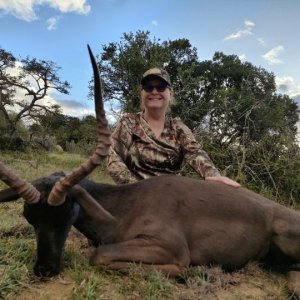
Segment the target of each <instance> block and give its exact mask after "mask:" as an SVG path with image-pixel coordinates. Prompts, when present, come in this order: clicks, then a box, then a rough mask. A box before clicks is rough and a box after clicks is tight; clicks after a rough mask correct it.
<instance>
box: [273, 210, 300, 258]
mask: <svg viewBox="0 0 300 300" xmlns="http://www.w3.org/2000/svg"><path fill="white" fill-rule="evenodd" d="M274 232H275V235H274V238H273V241H274V244H275V245H276V246H277V247H278V248H279V249H280V250H281V251H282V252H283V253H284V254H285V255H287V256H288V257H289V258H290V259H292V260H293V261H295V262H300V216H299V214H298V213H296V212H294V211H291V210H284V211H282V212H281V215H279V216H278V217H277V218H276V219H275V221H274Z"/></svg>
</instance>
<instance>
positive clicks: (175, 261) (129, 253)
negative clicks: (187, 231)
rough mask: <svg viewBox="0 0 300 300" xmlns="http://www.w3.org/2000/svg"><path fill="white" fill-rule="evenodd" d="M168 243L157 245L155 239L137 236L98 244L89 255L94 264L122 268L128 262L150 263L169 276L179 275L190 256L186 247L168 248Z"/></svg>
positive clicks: (126, 265) (187, 263)
mask: <svg viewBox="0 0 300 300" xmlns="http://www.w3.org/2000/svg"><path fill="white" fill-rule="evenodd" d="M170 248H172V247H170V246H168V245H158V244H157V241H156V243H155V241H153V240H151V239H150V240H149V239H146V238H137V239H133V240H129V241H124V242H121V243H116V244H109V245H101V246H99V247H98V248H97V249H96V250H95V252H94V254H93V255H92V257H91V263H92V264H94V265H105V266H107V267H108V268H112V269H118V270H124V269H127V268H128V267H129V264H128V263H130V262H137V263H143V264H146V265H152V266H153V267H154V268H155V269H157V270H159V271H161V272H163V273H165V274H168V275H170V276H177V275H179V274H180V273H181V272H182V270H183V267H185V266H188V265H189V263H190V258H189V254H188V251H186V250H187V249H186V248H185V247H184V246H180V245H178V246H177V248H176V249H174V248H173V249H170Z"/></svg>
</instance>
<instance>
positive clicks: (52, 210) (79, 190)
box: [0, 50, 300, 295]
mask: <svg viewBox="0 0 300 300" xmlns="http://www.w3.org/2000/svg"><path fill="white" fill-rule="evenodd" d="M89 51H90V50H89ZM90 56H91V61H92V65H93V70H94V80H95V106H96V118H97V122H98V132H99V138H98V141H99V142H98V147H97V149H96V151H95V152H94V154H93V156H92V157H91V158H90V159H89V160H88V161H87V162H86V163H85V164H83V165H82V166H81V167H80V168H79V169H78V170H76V171H74V172H72V173H71V174H69V175H67V176H65V175H64V174H63V173H56V174H52V175H50V176H47V177H44V178H40V179H37V180H35V181H33V182H32V183H31V184H30V183H28V182H26V181H24V180H22V179H21V178H20V177H18V176H16V175H15V174H14V173H12V172H11V171H10V170H8V169H7V168H6V167H5V166H4V165H3V164H0V178H1V180H2V181H4V182H5V183H7V184H8V185H9V186H10V188H8V189H5V190H2V191H1V192H0V202H6V201H12V200H16V199H18V198H19V197H23V198H24V199H25V204H24V216H25V218H26V219H27V221H28V222H29V223H30V224H32V226H33V227H34V228H35V232H36V237H37V260H36V264H35V266H34V272H35V274H36V275H40V276H53V275H55V274H58V273H59V271H60V260H61V255H62V250H63V247H64V243H65V240H66V237H67V235H68V233H69V230H70V228H71V226H72V225H73V226H74V227H76V228H77V229H78V230H79V231H80V232H82V233H83V234H84V235H85V236H86V237H88V238H89V239H90V240H92V242H93V243H94V245H96V246H97V248H96V250H95V252H94V254H93V255H92V257H91V263H92V264H95V265H105V266H106V267H108V268H111V269H126V268H127V267H128V263H130V262H139V263H142V264H144V266H145V267H146V266H153V267H155V268H156V269H158V270H160V271H162V272H164V273H166V274H169V275H170V276H177V275H179V274H180V273H181V272H182V271H183V269H184V268H185V267H187V266H189V265H211V264H219V265H221V266H222V267H223V268H224V269H225V270H229V271H232V270H236V269H239V268H241V267H243V266H244V265H245V264H247V263H248V262H249V261H250V260H259V261H267V262H268V263H270V264H272V265H281V264H286V265H288V266H291V267H292V266H293V264H295V263H300V213H299V212H296V211H294V210H292V209H289V208H287V207H284V206H282V205H279V204H277V203H275V202H273V201H271V200H269V199H266V198H264V197H262V196H260V195H258V194H256V193H254V192H252V191H250V190H247V189H245V188H237V189H235V188H232V187H229V186H227V185H225V184H222V183H216V182H209V181H199V180H193V179H190V178H186V177H181V176H161V177H153V178H151V179H148V180H143V181H140V182H138V183H134V184H128V185H120V186H115V185H108V184H101V183H95V182H92V181H90V180H88V179H85V177H86V176H87V175H88V174H89V173H90V172H91V171H92V170H93V169H94V168H95V167H96V166H97V165H98V164H99V163H101V161H102V160H103V159H104V158H105V157H106V156H107V153H108V149H109V146H110V139H109V131H108V129H107V121H106V119H105V112H104V108H103V103H102V96H101V85H100V78H99V71H98V69H97V65H96V62H95V59H94V57H93V55H92V53H91V51H90ZM299 284H300V272H298V271H292V272H290V273H289V286H290V288H291V289H292V290H294V291H295V292H296V293H297V294H298V295H300V287H299Z"/></svg>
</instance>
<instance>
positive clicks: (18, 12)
mask: <svg viewBox="0 0 300 300" xmlns="http://www.w3.org/2000/svg"><path fill="white" fill-rule="evenodd" d="M41 5H49V6H50V7H52V8H54V9H57V10H59V11H60V12H62V13H69V12H75V13H78V14H88V13H89V12H90V10H91V7H90V5H88V4H87V3H86V0H0V10H3V11H4V12H5V13H8V14H12V15H13V16H15V17H16V18H18V19H21V20H24V21H27V22H31V21H34V20H36V19H37V18H38V17H37V15H36V13H35V8H36V7H37V6H41Z"/></svg>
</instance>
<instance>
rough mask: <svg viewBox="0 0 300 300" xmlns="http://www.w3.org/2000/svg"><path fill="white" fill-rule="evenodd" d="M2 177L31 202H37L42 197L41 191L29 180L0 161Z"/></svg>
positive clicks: (0, 177) (0, 175)
mask: <svg viewBox="0 0 300 300" xmlns="http://www.w3.org/2000/svg"><path fill="white" fill-rule="evenodd" d="M0 179H1V180H2V181H3V182H5V183H6V184H7V185H8V186H10V187H11V188H13V189H15V190H16V191H17V193H18V194H19V195H20V196H21V197H22V198H24V200H25V201H26V202H27V203H29V204H32V203H37V202H38V201H39V199H40V192H39V191H38V190H37V189H36V188H35V187H34V186H33V185H32V184H30V183H29V182H27V181H25V180H23V179H22V178H21V177H20V176H18V175H17V174H15V173H13V172H12V171H10V170H9V169H7V168H6V167H5V166H4V164H3V163H1V162H0Z"/></svg>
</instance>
